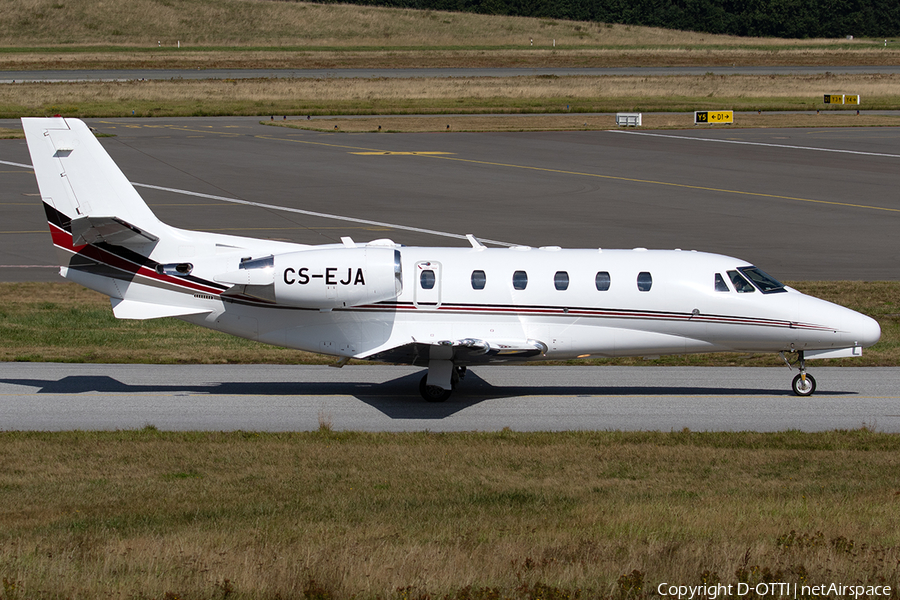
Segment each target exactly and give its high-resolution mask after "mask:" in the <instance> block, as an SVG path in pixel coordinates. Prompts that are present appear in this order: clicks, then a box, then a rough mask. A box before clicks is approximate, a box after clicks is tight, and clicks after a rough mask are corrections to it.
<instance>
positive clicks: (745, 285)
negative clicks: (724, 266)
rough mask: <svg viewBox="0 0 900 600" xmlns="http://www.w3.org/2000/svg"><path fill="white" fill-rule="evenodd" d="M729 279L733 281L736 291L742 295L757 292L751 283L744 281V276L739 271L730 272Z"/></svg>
mask: <svg viewBox="0 0 900 600" xmlns="http://www.w3.org/2000/svg"><path fill="white" fill-rule="evenodd" d="M728 278H729V279H731V283H732V284H733V285H734V289H736V290H737V291H738V292H739V293H741V294H745V293H749V292H755V291H756V288H754V287H753V286H752V285H750V282H749V281H747V280H746V279H744V278H743V276H742V275H741V274H740V273H738V272H737V271H728Z"/></svg>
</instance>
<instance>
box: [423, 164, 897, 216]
mask: <svg viewBox="0 0 900 600" xmlns="http://www.w3.org/2000/svg"><path fill="white" fill-rule="evenodd" d="M434 158H441V159H443V160H455V161H459V162H468V163H474V164H479V165H490V166H493V167H509V168H513V169H526V170H529V171H542V172H544V173H560V174H563V175H579V176H581V177H595V178H598V179H612V180H615V181H628V182H632V183H646V184H650V185H664V186H669V187H677V188H684V189H689V190H702V191H704V192H718V193H722V194H737V195H740V196H753V197H755V198H772V199H774V200H792V201H795V202H811V203H814V204H829V205H831V206H845V207H848V208H864V209H868V210H880V211H885V212H896V213H900V208H888V207H886V206H872V205H869V204H853V203H851V202H836V201H833V200H816V199H814V198H797V197H795V196H779V195H778V194H764V193H762V192H746V191H743V190H729V189H725V188H714V187H706V186H702V185H690V184H687V183H673V182H671V181H655V180H653V179H637V178H634V177H619V176H617V175H601V174H599V173H585V172H583V171H565V170H562V169H549V168H547V167H531V166H528V165H513V164H508V163H495V162H489V161H484V160H472V159H469V158H454V157H450V156H435V157H434Z"/></svg>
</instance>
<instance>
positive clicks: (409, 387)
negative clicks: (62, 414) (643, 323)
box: [0, 371, 848, 419]
mask: <svg viewBox="0 0 900 600" xmlns="http://www.w3.org/2000/svg"><path fill="white" fill-rule="evenodd" d="M421 377H422V373H412V374H409V375H404V376H403V377H398V378H396V379H392V380H390V381H386V382H384V383H362V382H352V381H350V382H325V383H322V382H308V381H288V382H284V381H278V382H257V381H253V382H250V381H247V382H245V381H232V382H229V381H226V382H214V383H208V384H193V385H179V384H177V383H160V384H128V383H122V382H121V381H118V380H117V379H115V378H113V377H110V376H108V375H70V376H68V377H63V378H62V379H59V380H44V379H0V384H7V385H17V386H27V387H32V388H37V392H36V393H38V394H60V395H64V394H81V393H87V392H99V393H116V394H129V393H130V394H169V395H173V396H186V397H187V396H192V395H197V394H200V395H224V396H231V395H240V396H353V397H355V398H357V399H358V400H359V401H360V402H364V403H365V404H368V405H369V406H371V407H372V408H375V409H376V410H378V411H380V412H382V413H383V414H384V415H385V416H387V417H389V418H392V419H443V418H445V417H449V416H451V415H453V414H455V413H457V412H460V411H462V410H465V409H466V408H469V407H471V406H476V405H478V404H480V403H481V402H484V401H486V400H494V399H501V398H514V397H517V396H531V397H553V396H575V397H585V398H590V397H595V396H647V395H651V396H753V395H765V396H783V397H791V398H793V395H792V394H791V392H790V391H789V390H787V389H781V388H778V389H762V388H751V389H748V388H731V387H698V386H664V385H660V386H634V387H632V386H602V385H598V386H560V385H550V386H540V387H535V386H516V385H513V386H499V385H492V384H490V383H488V382H487V381H485V380H484V379H482V378H480V377H478V376H477V375H475V374H474V373H472V372H471V371H470V372H469V374H468V375H467V376H466V378H465V380H464V381H462V382H461V383H460V384H459V386H458V387H457V389H456V391H455V393H454V394H453V396H451V397H450V399H449V400H447V401H446V402H442V403H429V402H425V401H424V400H422V398H421V397H420V396H419V394H418V383H419V380H420V379H421ZM847 393H848V392H842V391H832V392H818V393H817V395H821V396H825V395H831V396H833V395H845V394H847Z"/></svg>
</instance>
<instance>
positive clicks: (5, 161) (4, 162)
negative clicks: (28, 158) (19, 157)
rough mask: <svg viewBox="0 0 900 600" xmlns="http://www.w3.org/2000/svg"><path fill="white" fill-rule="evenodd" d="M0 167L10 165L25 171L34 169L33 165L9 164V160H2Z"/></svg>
mask: <svg viewBox="0 0 900 600" xmlns="http://www.w3.org/2000/svg"><path fill="white" fill-rule="evenodd" d="M0 165H9V166H11V167H21V168H23V169H33V168H34V167H32V166H31V165H23V164H22V163H14V162H9V161H8V160H0Z"/></svg>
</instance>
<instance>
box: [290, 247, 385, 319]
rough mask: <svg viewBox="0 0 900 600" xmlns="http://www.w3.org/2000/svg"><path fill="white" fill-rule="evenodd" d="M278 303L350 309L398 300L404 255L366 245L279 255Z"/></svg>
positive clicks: (305, 306) (306, 306)
mask: <svg viewBox="0 0 900 600" xmlns="http://www.w3.org/2000/svg"><path fill="white" fill-rule="evenodd" d="M273 284H274V292H275V301H276V302H277V303H278V304H286V305H290V306H302V307H304V308H319V309H329V308H345V307H348V306H359V305H362V304H371V303H374V302H381V301H382V300H390V299H391V298H396V297H397V296H399V295H400V292H402V291H403V272H402V269H401V265H400V251H399V250H397V249H395V248H384V247H372V246H363V247H359V248H329V249H325V250H306V251H300V252H290V253H287V254H276V255H275V256H274V282H273Z"/></svg>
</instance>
